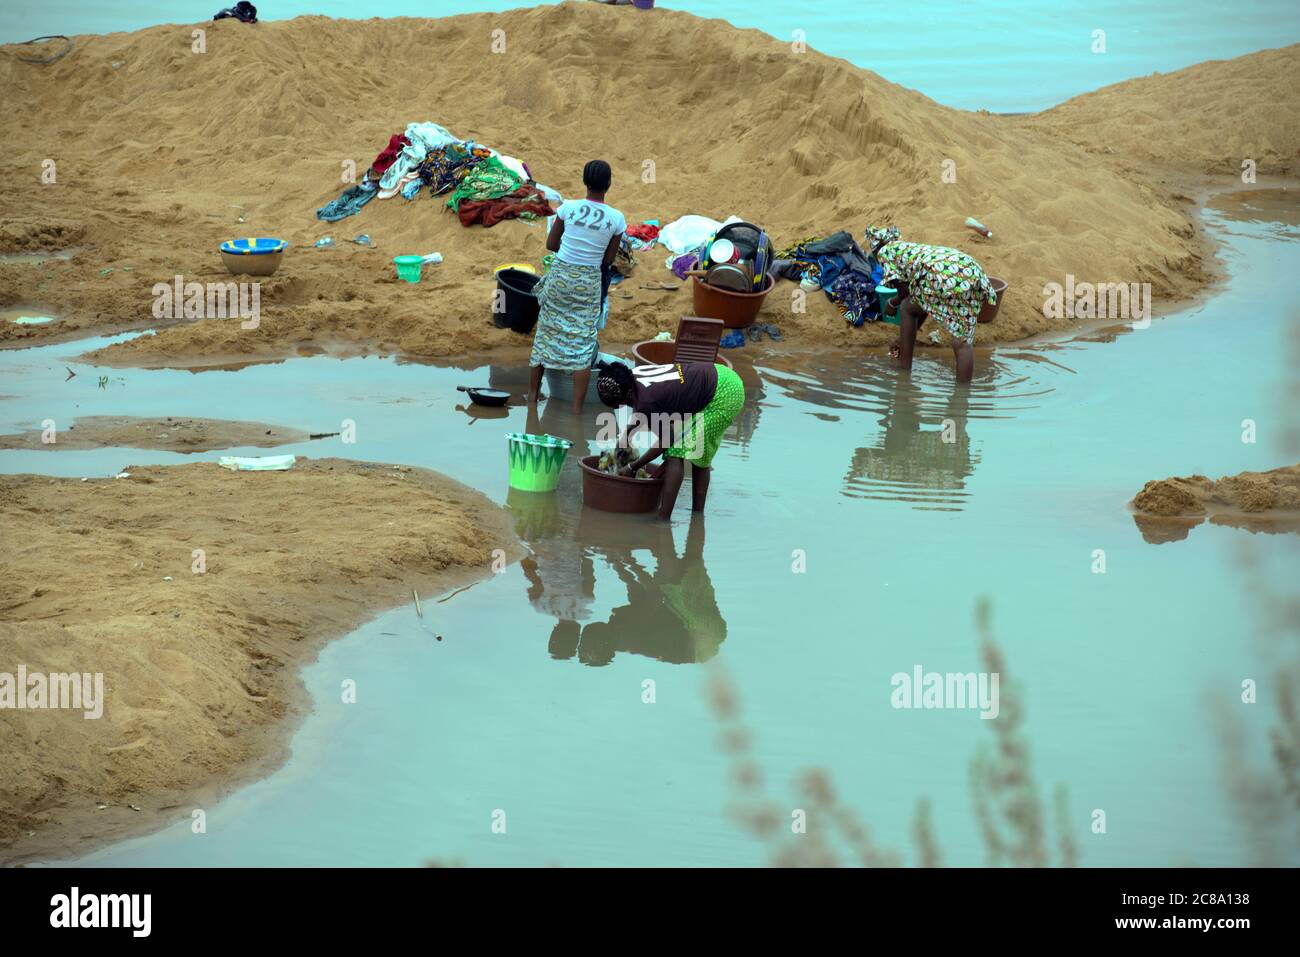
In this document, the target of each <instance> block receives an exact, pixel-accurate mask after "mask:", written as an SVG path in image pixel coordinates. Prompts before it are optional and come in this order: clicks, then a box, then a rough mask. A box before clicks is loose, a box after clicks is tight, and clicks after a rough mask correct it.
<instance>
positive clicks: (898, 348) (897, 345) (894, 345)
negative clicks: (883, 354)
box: [888, 339, 903, 359]
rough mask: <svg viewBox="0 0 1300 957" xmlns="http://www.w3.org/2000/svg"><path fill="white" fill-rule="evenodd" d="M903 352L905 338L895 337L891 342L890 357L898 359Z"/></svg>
mask: <svg viewBox="0 0 1300 957" xmlns="http://www.w3.org/2000/svg"><path fill="white" fill-rule="evenodd" d="M902 354H903V340H902V339H895V340H894V341H893V342H891V343H890V344H889V353H888V355H889V358H891V359H897V358H898V357H899V356H900V355H902Z"/></svg>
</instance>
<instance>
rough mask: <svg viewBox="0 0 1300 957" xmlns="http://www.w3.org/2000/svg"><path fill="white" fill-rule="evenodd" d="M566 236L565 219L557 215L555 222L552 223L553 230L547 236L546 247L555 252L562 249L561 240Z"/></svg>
mask: <svg viewBox="0 0 1300 957" xmlns="http://www.w3.org/2000/svg"><path fill="white" fill-rule="evenodd" d="M563 236H564V220H562V219H560V217H559V216H556V217H555V222H554V223H552V224H551V231H550V233H548V234H547V236H546V248H547V249H548V250H550V251H551V252H553V253H558V252H559V251H560V240H561V239H562V238H563Z"/></svg>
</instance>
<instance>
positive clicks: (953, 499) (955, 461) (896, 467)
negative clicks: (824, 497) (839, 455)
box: [842, 376, 979, 511]
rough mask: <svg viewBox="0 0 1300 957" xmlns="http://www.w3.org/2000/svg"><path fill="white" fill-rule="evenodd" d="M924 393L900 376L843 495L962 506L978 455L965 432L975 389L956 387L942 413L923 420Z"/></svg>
mask: <svg viewBox="0 0 1300 957" xmlns="http://www.w3.org/2000/svg"><path fill="white" fill-rule="evenodd" d="M921 399H922V393H921V390H920V388H919V387H917V386H916V385H915V384H914V383H913V382H912V381H911V379H910V378H909V377H907V376H900V377H899V378H898V381H897V385H896V387H895V389H894V398H893V401H892V402H891V403H890V404H889V406H888V408H887V409H886V411H885V414H884V415H883V416H881V419H880V425H881V430H882V431H881V432H880V433H878V437H877V441H876V444H875V445H874V446H873V447H871V448H860V449H857V450H855V451H854V453H853V461H852V463H851V464H850V465H849V471H848V474H847V475H846V476H845V477H844V488H843V490H842V492H843V494H844V495H846V496H848V497H849V498H869V499H893V500H895V501H901V502H910V503H912V505H913V507H914V508H919V509H935V510H939V511H959V510H960V509H961V508H962V507H963V505H964V503H965V501H966V498H967V493H966V491H965V488H966V479H967V477H968V476H969V475H970V474H971V473H972V472H973V471H974V470H975V465H976V463H978V461H979V456H978V455H973V454H972V452H971V440H970V435H969V433H968V432H967V431H966V420H967V418H968V417H969V406H970V394H969V392H968V391H967V390H966V389H952V390H950V391H949V394H948V401H947V404H946V406H945V407H944V409H943V413H942V415H941V416H940V417H926V418H933V420H932V421H928V422H923V414H922V403H921Z"/></svg>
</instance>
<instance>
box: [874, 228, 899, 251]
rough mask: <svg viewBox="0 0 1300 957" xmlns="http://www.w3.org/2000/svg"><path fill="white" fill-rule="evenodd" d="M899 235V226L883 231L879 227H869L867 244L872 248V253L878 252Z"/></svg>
mask: <svg viewBox="0 0 1300 957" xmlns="http://www.w3.org/2000/svg"><path fill="white" fill-rule="evenodd" d="M899 235H900V234H899V231H898V227H897V226H889V227H886V228H883V229H882V228H880V227H878V226H868V227H867V230H866V239H867V243H868V245H869V246H870V247H871V252H872V253H875V252H878V251H879V250H880V247H881V246H884V245H885V244H886V243H892V242H893V241H894V240H895V239H897V238H898V237H899Z"/></svg>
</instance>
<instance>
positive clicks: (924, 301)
mask: <svg viewBox="0 0 1300 957" xmlns="http://www.w3.org/2000/svg"><path fill="white" fill-rule="evenodd" d="M876 259H877V260H879V262H880V265H881V267H882V268H883V269H884V271H885V274H884V276H882V277H881V280H880V285H882V286H889V287H891V288H897V287H896V286H895V282H896V281H897V280H899V279H901V280H902V281H904V282H906V283H907V288H908V290H909V292H910V293H911V295H912V298H913V299H914V300H915V301H916V304H917V305H918V306H920V307H921V308H922V309H924V310H925V311H926V312H927V313H929V314H930V315H931V316H932V317H933V318H935V319H937V320H938V321H939V322H940V323H942V324H943V326H944V328H946V329H947V330H948V332H949V333H950V334H951V335H952V337H953V338H954V339H955V340H958V341H960V342H974V341H975V324H976V322H977V321H978V317H979V314H980V307H981V306H983V305H984V303H986V302H997V295H996V294H995V293H994V292H993V287H992V285H990V284H989V279H988V276H986V275H984V270H983V269H981V268H980V264H979V263H977V262H976V261H975V260H974V259H972V258H971V257H970V256H968V255H966V254H965V253H964V252H961V251H959V250H956V249H949V248H948V247H947V246H927V245H925V244H924V243H903V242H889V243H886V244H885V245H884V246H881V247H880V249H878V250H877V251H876Z"/></svg>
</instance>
